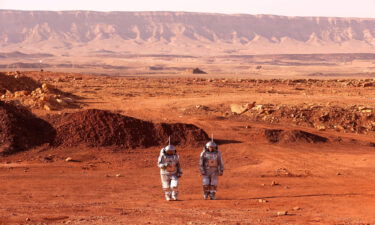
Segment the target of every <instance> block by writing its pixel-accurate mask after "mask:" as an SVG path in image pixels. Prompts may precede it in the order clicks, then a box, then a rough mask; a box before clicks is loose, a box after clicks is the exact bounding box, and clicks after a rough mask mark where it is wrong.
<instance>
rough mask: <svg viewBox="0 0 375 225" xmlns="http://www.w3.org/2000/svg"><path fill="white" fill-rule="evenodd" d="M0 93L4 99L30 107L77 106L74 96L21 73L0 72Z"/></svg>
mask: <svg viewBox="0 0 375 225" xmlns="http://www.w3.org/2000/svg"><path fill="white" fill-rule="evenodd" d="M0 95H1V98H2V99H5V100H8V101H9V100H11V101H14V100H17V101H19V102H21V103H22V105H24V106H26V107H28V108H31V109H45V110H59V109H63V108H77V107H79V106H78V104H77V103H76V101H75V98H76V96H73V95H71V94H69V93H65V92H62V91H60V90H59V89H57V88H55V87H53V86H52V85H49V84H47V83H39V82H38V81H36V80H34V79H32V78H30V77H27V76H24V75H23V74H22V73H20V72H19V73H8V74H5V73H0Z"/></svg>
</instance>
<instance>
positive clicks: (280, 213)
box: [277, 211, 288, 216]
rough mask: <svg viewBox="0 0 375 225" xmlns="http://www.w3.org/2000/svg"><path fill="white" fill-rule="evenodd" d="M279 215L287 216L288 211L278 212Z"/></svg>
mask: <svg viewBox="0 0 375 225" xmlns="http://www.w3.org/2000/svg"><path fill="white" fill-rule="evenodd" d="M277 215H278V216H286V215H288V211H280V212H277Z"/></svg>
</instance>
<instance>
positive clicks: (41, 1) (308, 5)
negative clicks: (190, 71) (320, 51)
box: [0, 0, 375, 18]
mask: <svg viewBox="0 0 375 225" xmlns="http://www.w3.org/2000/svg"><path fill="white" fill-rule="evenodd" d="M0 9H22V10H95V11H189V12H216V13H248V14H274V15H287V16H339V17H371V18H375V0H101V1H99V0H0Z"/></svg>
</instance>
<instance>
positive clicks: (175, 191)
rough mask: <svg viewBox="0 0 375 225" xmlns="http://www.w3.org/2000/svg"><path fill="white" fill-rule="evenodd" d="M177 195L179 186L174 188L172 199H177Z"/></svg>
mask: <svg viewBox="0 0 375 225" xmlns="http://www.w3.org/2000/svg"><path fill="white" fill-rule="evenodd" d="M177 196H178V190H177V188H172V200H173V201H177Z"/></svg>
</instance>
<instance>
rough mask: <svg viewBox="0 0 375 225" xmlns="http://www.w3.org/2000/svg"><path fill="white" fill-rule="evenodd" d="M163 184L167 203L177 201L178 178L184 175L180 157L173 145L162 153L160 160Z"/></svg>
mask: <svg viewBox="0 0 375 225" xmlns="http://www.w3.org/2000/svg"><path fill="white" fill-rule="evenodd" d="M158 167H159V168H160V175H161V183H162V187H163V190H164V193H165V199H166V200H167V201H170V200H177V195H178V178H180V177H181V175H182V170H181V166H180V161H179V156H178V155H177V151H176V148H175V147H174V146H173V145H168V146H166V147H165V148H163V149H162V150H161V151H160V155H159V158H158Z"/></svg>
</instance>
